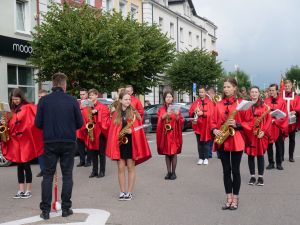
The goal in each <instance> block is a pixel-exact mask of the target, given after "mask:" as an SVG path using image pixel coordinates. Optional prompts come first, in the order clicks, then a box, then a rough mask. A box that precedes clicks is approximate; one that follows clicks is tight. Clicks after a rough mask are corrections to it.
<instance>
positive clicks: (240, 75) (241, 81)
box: [217, 70, 252, 92]
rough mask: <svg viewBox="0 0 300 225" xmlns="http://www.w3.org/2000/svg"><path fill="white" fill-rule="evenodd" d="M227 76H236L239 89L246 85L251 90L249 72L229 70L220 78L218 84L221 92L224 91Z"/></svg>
mask: <svg viewBox="0 0 300 225" xmlns="http://www.w3.org/2000/svg"><path fill="white" fill-rule="evenodd" d="M227 77H234V78H235V79H236V80H237V83H238V89H241V88H242V87H246V89H247V90H249V89H250V87H251V85H252V84H251V81H250V78H249V75H248V74H247V73H245V72H244V71H242V70H236V71H233V72H229V73H228V74H226V73H224V74H223V75H222V78H221V79H220V80H219V82H218V85H217V86H218V91H219V92H222V90H223V83H224V79H225V78H227Z"/></svg>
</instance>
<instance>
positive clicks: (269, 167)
mask: <svg viewBox="0 0 300 225" xmlns="http://www.w3.org/2000/svg"><path fill="white" fill-rule="evenodd" d="M266 169H267V170H271V169H275V166H274V164H273V163H270V164H269V165H268V166H267V167H266Z"/></svg>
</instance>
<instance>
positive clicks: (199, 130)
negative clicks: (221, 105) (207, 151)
mask: <svg viewBox="0 0 300 225" xmlns="http://www.w3.org/2000/svg"><path fill="white" fill-rule="evenodd" d="M197 107H199V109H200V110H201V111H202V112H203V113H204V114H203V115H202V116H199V117H198V120H197V124H194V123H192V128H193V130H194V132H195V133H196V134H199V135H200V141H210V140H212V137H211V129H210V128H211V127H210V126H211V117H212V114H213V113H214V108H215V105H214V103H213V102H212V101H211V100H210V99H209V98H208V97H206V98H205V99H204V101H203V102H202V100H201V99H200V98H198V99H197V100H196V101H195V102H193V104H192V106H191V108H190V110H189V116H190V117H194V113H195V110H196V108H197Z"/></svg>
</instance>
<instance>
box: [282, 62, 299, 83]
mask: <svg viewBox="0 0 300 225" xmlns="http://www.w3.org/2000/svg"><path fill="white" fill-rule="evenodd" d="M285 78H286V79H287V80H290V81H292V82H293V81H294V80H296V81H298V82H299V81H300V68H299V66H297V65H296V66H291V68H289V69H288V70H287V72H286V73H285Z"/></svg>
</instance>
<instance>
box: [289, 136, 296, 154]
mask: <svg viewBox="0 0 300 225" xmlns="http://www.w3.org/2000/svg"><path fill="white" fill-rule="evenodd" d="M295 135H296V131H293V132H291V133H289V158H290V159H293V158H294V151H295Z"/></svg>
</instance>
